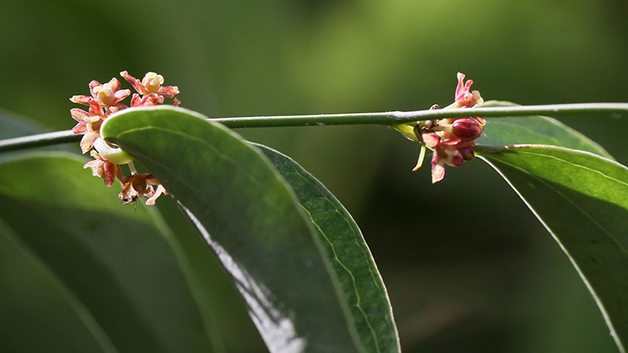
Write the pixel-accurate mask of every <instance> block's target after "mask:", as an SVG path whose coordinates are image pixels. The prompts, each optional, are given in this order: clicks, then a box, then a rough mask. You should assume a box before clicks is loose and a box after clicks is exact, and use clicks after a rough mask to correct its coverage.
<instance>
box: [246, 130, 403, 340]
mask: <svg viewBox="0 0 628 353" xmlns="http://www.w3.org/2000/svg"><path fill="white" fill-rule="evenodd" d="M248 143H249V144H250V145H252V146H255V147H256V148H258V149H265V150H268V151H270V152H271V153H274V154H277V155H279V156H280V157H282V158H284V159H286V160H288V161H290V162H291V163H292V164H293V166H294V167H295V168H296V169H297V170H299V171H302V172H304V173H306V174H307V175H309V176H310V177H311V179H312V180H310V182H313V183H314V184H315V186H317V187H319V188H321V189H323V190H326V191H327V192H328V193H329V196H330V197H331V200H330V201H331V202H332V203H333V204H334V206H335V207H337V208H338V209H339V211H343V212H344V213H345V214H346V217H348V220H349V221H350V222H352V223H353V224H354V225H355V230H356V232H357V236H358V237H360V239H361V240H362V242H363V243H364V245H365V246H364V250H365V252H366V255H367V256H368V259H369V260H370V264H369V268H372V269H373V271H371V272H372V274H373V275H374V280H375V281H378V282H379V284H381V286H382V287H381V289H382V292H383V295H384V298H385V301H386V302H387V304H388V306H387V309H388V311H387V314H388V318H390V320H392V322H391V326H392V327H393V329H394V332H393V335H394V340H395V345H396V350H395V351H393V352H401V343H400V340H399V332H398V329H397V326H396V324H395V320H394V312H393V308H392V305H391V302H390V297H389V295H388V290H387V288H386V284H385V282H384V280H383V278H382V276H381V273H380V272H379V269H378V267H377V263H376V262H375V258H374V257H373V253H372V252H371V249H370V248H369V247H368V245H367V243H366V239H365V238H364V234H363V233H362V230H361V229H360V227H359V225H358V224H357V222H356V221H355V219H354V218H353V216H352V215H351V213H350V212H349V211H348V210H347V209H346V208H345V206H344V205H343V204H342V203H341V202H340V201H339V200H338V199H337V198H336V196H335V195H333V193H332V192H331V191H329V190H328V189H327V187H326V186H325V184H323V183H322V182H321V181H320V180H318V179H317V178H316V177H315V176H314V175H312V174H311V173H309V172H308V171H307V170H306V169H305V168H303V166H301V165H300V164H299V163H298V162H296V161H295V160H294V159H293V158H291V157H290V156H288V155H286V154H284V153H282V152H279V151H277V150H275V149H274V148H271V147H268V146H265V145H262V144H259V143H255V142H248ZM262 153H264V152H262ZM267 158H268V157H267ZM278 173H280V172H278ZM288 184H289V183H288ZM298 202H299V204H300V201H298ZM302 207H303V206H302ZM304 213H305V212H304ZM306 217H307V219H308V220H309V222H311V223H314V220H313V219H312V217H311V215H309V214H306ZM323 236H324V235H323ZM367 321H368V320H367Z"/></svg>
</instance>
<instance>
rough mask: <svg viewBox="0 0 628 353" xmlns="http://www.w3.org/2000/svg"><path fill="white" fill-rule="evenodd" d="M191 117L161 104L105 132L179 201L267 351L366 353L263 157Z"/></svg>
mask: <svg viewBox="0 0 628 353" xmlns="http://www.w3.org/2000/svg"><path fill="white" fill-rule="evenodd" d="M205 119H206V118H205V117H203V116H201V115H200V114H196V113H193V112H191V111H188V110H185V109H181V108H173V107H167V106H160V107H155V108H146V109H135V110H127V111H123V112H121V113H118V114H117V115H115V116H112V117H110V118H109V119H107V121H106V123H105V124H103V127H102V129H101V133H102V134H103V136H105V138H107V139H108V140H109V141H112V142H115V143H117V144H119V145H120V147H122V148H123V149H124V150H125V151H127V152H128V153H130V154H131V155H132V156H134V157H135V158H136V159H137V160H139V161H140V162H141V163H142V164H143V165H144V166H145V167H147V168H148V169H149V170H150V171H151V172H152V173H154V174H155V175H156V176H157V178H158V179H159V180H160V181H161V182H162V183H163V184H164V185H165V187H166V188H167V189H168V190H169V192H170V193H171V194H172V195H173V196H174V197H175V198H176V199H177V200H178V202H179V203H180V205H181V206H182V208H184V210H185V211H186V212H187V214H188V216H189V217H190V219H191V220H192V222H193V223H194V224H195V225H196V227H197V228H198V230H199V232H200V233H201V234H202V236H203V237H204V238H205V240H206V242H207V244H208V245H209V246H210V247H211V248H212V250H213V251H214V252H215V253H216V255H217V256H218V258H219V259H220V261H221V263H222V265H223V266H224V267H225V269H226V270H227V272H228V273H229V274H230V275H231V276H232V277H233V280H234V282H235V285H236V287H237V289H238V290H239V292H240V293H241V295H242V296H243V298H244V300H245V301H246V303H247V305H248V308H249V312H250V316H251V318H252V319H253V321H254V322H255V324H256V326H257V328H258V330H259V331H260V333H261V334H262V337H263V338H264V341H265V342H266V344H267V346H268V348H269V349H270V350H271V351H272V352H301V351H306V352H362V351H364V348H363V346H362V344H361V342H360V340H359V336H358V334H357V331H356V329H355V326H354V324H353V318H352V317H351V312H350V311H349V309H348V307H347V304H346V301H345V298H344V297H343V293H342V292H341V291H340V289H339V284H338V280H337V279H336V277H335V275H334V272H333V270H332V268H331V264H330V261H329V260H328V259H327V258H326V252H325V250H324V248H323V246H322V244H320V242H319V240H318V237H317V235H316V233H315V230H314V229H313V227H312V225H311V224H310V222H308V221H307V220H306V218H305V214H304V211H303V210H302V209H301V208H300V206H299V205H298V202H297V199H296V198H295V196H294V194H293V192H292V191H291V190H290V189H289V187H287V185H286V183H285V182H284V181H283V179H282V178H281V176H280V175H279V174H278V173H277V172H276V171H275V169H274V168H273V167H272V165H271V164H270V162H269V161H268V159H267V158H265V157H264V156H263V155H262V154H261V152H260V151H259V150H258V149H256V148H254V147H252V146H250V145H249V144H247V143H245V142H244V141H243V140H242V139H241V138H240V137H238V136H237V135H235V134H234V133H232V132H231V131H229V130H227V129H226V128H224V127H222V126H220V125H218V124H215V123H211V122H209V121H207V120H205Z"/></svg>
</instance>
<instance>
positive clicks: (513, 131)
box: [477, 101, 612, 159]
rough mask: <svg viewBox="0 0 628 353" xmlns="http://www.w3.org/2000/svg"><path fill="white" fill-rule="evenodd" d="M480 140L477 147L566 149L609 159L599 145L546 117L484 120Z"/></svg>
mask: <svg viewBox="0 0 628 353" xmlns="http://www.w3.org/2000/svg"><path fill="white" fill-rule="evenodd" d="M509 106H516V104H514V103H510V102H500V101H489V102H486V103H484V104H483V105H482V107H509ZM486 121H487V124H486V126H485V127H484V132H483V133H482V136H481V137H480V138H479V139H478V140H477V143H478V145H481V146H506V145H516V144H535V145H552V146H562V147H569V148H572V149H576V150H581V151H587V152H591V153H595V154H598V155H600V156H603V157H606V158H611V159H612V157H611V156H610V155H609V154H608V152H606V150H604V148H602V147H601V146H600V145H598V144H597V143H595V142H594V141H592V140H591V139H589V138H588V137H586V136H584V135H583V134H581V133H579V132H578V131H576V130H574V129H572V128H570V127H569V126H567V125H565V124H563V123H561V122H560V121H558V120H556V119H554V118H550V117H547V116H525V117H503V118H502V117H500V118H486Z"/></svg>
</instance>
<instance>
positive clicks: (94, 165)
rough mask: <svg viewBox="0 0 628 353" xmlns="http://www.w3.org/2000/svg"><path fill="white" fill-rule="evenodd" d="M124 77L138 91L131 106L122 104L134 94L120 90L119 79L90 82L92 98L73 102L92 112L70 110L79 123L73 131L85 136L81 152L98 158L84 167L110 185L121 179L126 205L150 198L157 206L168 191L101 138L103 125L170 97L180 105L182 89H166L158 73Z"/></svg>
mask: <svg viewBox="0 0 628 353" xmlns="http://www.w3.org/2000/svg"><path fill="white" fill-rule="evenodd" d="M120 76H122V77H123V78H124V79H125V80H126V81H128V82H129V83H130V84H131V86H133V88H134V89H135V91H136V92H137V93H133V96H132V97H131V105H130V106H126V105H124V104H123V103H121V102H122V101H123V100H124V99H125V98H127V97H129V96H130V95H131V90H128V89H120V88H121V85H120V81H118V79H116V78H115V77H114V78H112V79H111V80H110V81H109V82H107V83H104V84H101V83H100V82H98V81H95V80H94V81H92V82H90V83H89V91H90V94H91V95H90V96H80V95H79V96H73V97H72V98H70V101H72V102H73V103H77V104H83V105H86V106H88V107H89V109H88V110H82V109H78V108H73V109H71V110H70V114H71V115H72V118H73V119H74V120H76V121H77V124H76V126H75V127H74V128H73V129H72V131H73V132H74V133H75V134H83V138H82V139H81V143H80V146H81V150H82V151H83V153H87V152H90V151H91V152H90V155H91V156H92V157H93V158H94V160H93V161H90V162H87V163H86V164H85V165H84V166H83V168H91V170H92V174H93V175H94V176H97V177H100V178H102V179H103V180H104V182H105V185H106V186H111V185H113V184H114V182H115V180H116V179H118V181H119V182H120V184H121V188H122V191H121V192H120V194H119V195H118V197H119V198H120V200H121V201H122V203H123V204H125V205H127V204H131V203H134V202H135V201H136V200H137V199H138V198H139V197H142V196H146V197H148V200H147V201H146V204H147V205H154V204H155V200H156V199H157V198H158V197H159V196H160V195H162V194H167V192H166V189H164V187H163V186H162V185H161V184H160V183H159V181H158V180H157V179H156V178H155V177H154V176H153V175H151V174H145V173H138V172H137V171H136V170H135V166H134V165H133V161H132V158H131V157H130V156H129V155H127V154H126V153H124V152H123V151H122V150H120V148H118V147H117V146H113V145H111V144H109V143H107V142H105V141H104V140H103V139H102V138H101V136H100V126H101V125H102V123H103V121H105V120H106V119H107V118H108V117H109V116H110V115H111V114H114V113H117V112H119V111H121V110H124V109H127V108H134V107H148V106H155V105H158V104H163V103H164V101H165V99H166V98H172V99H173V102H172V105H174V106H179V104H180V102H179V100H178V99H176V98H175V96H176V95H177V94H179V88H178V87H176V86H163V83H164V78H163V76H161V75H158V74H156V73H154V72H149V73H147V74H146V75H145V76H144V78H143V79H142V80H138V79H136V78H135V77H133V76H131V75H129V73H128V72H126V71H122V72H121V73H120ZM92 148H94V149H95V150H93V149H92ZM123 164H128V165H129V169H130V171H131V175H130V176H127V175H124V173H123V172H122V169H121V165H123ZM155 187H156V188H155Z"/></svg>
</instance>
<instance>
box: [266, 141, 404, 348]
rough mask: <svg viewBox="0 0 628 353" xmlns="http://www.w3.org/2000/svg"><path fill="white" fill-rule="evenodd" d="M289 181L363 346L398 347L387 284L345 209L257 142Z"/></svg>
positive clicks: (299, 169) (289, 162)
mask: <svg viewBox="0 0 628 353" xmlns="http://www.w3.org/2000/svg"><path fill="white" fill-rule="evenodd" d="M256 146H257V147H258V148H260V149H261V150H262V152H264V154H265V155H266V156H267V157H268V158H269V159H270V161H271V162H272V163H273V165H274V166H275V168H276V169H277V171H278V172H279V173H281V175H282V176H283V178H284V179H285V180H286V181H287V182H288V183H289V184H290V186H291V187H292V189H293V190H294V192H295V193H296V195H297V198H298V199H299V204H300V205H301V207H303V209H304V210H305V211H306V213H307V215H308V216H309V218H310V221H311V222H312V224H314V226H315V228H316V230H317V233H318V236H319V238H320V240H321V242H322V243H323V245H324V246H325V250H326V251H327V256H328V257H329V258H330V259H331V260H332V266H333V268H334V271H335V272H336V275H337V276H338V279H339V281H340V286H341V288H342V291H343V293H344V296H345V297H346V300H347V302H348V304H349V308H350V309H351V314H352V315H353V318H354V321H355V325H356V328H357V330H358V333H359V335H360V339H361V340H362V342H363V343H364V346H365V347H366V348H367V351H368V352H400V348H399V339H398V336H397V328H396V326H395V322H394V320H393V314H392V310H391V306H390V301H389V299H388V295H387V293H386V288H385V287H384V283H383V281H382V278H381V276H380V275H379V272H378V270H377V266H376V265H375V261H374V260H373V257H372V255H371V252H370V250H369V248H368V246H367V245H366V242H365V241H364V237H363V236H362V233H361V232H360V228H358V225H357V224H356V223H355V221H354V220H353V218H352V217H351V215H350V214H349V212H347V210H346V209H345V208H344V206H343V205H342V204H341V203H340V202H339V201H338V199H336V198H335V197H334V195H332V194H331V192H330V191H329V190H327V188H325V186H324V185H323V184H321V182H319V181H318V180H317V179H316V178H314V176H312V175H311V174H310V173H308V172H307V171H306V170H305V169H303V168H302V167H301V166H300V165H298V164H297V163H296V162H295V161H294V160H292V159H291V158H290V157H288V156H286V155H283V154H281V153H279V152H277V151H274V150H272V149H270V148H268V147H265V146H261V145H256Z"/></svg>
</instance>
